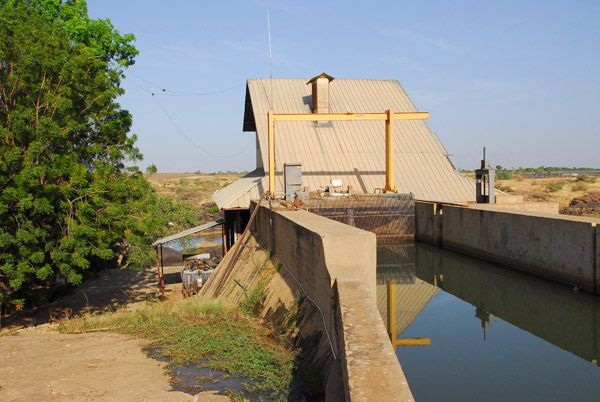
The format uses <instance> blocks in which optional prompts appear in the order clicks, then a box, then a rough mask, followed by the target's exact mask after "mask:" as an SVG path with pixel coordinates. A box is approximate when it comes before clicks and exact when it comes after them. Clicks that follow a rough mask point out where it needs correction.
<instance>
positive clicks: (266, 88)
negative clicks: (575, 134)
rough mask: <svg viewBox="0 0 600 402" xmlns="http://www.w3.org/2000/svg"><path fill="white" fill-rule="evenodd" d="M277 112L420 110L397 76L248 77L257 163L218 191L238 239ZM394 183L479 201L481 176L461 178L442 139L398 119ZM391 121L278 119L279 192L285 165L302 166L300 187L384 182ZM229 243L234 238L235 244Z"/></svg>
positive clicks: (263, 175)
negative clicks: (271, 118) (270, 119)
mask: <svg viewBox="0 0 600 402" xmlns="http://www.w3.org/2000/svg"><path fill="white" fill-rule="evenodd" d="M271 109H272V110H273V111H274V112H275V113H287V114H308V113H383V112H385V111H387V110H388V109H393V110H394V111H395V112H417V108H416V107H415V106H414V104H413V103H412V101H411V100H410V98H409V97H408V95H407V94H406V92H405V91H404V89H403V88H402V86H401V85H400V83H399V82H398V81H395V80H363V79H339V80H338V79H334V78H333V77H331V76H329V75H327V74H325V73H323V74H321V75H319V76H317V77H314V78H312V79H310V80H308V79H249V80H248V81H247V85H246V102H245V111H244V125H243V129H244V131H245V132H253V133H255V135H256V169H255V170H254V171H252V172H251V173H249V174H248V175H246V176H245V177H243V178H241V179H239V180H237V181H236V182H234V183H232V184H231V185H229V186H227V187H225V188H224V189H222V190H219V191H218V192H216V193H215V194H213V196H212V197H213V200H214V201H215V202H216V204H217V205H218V206H219V208H222V209H223V210H224V211H225V220H226V222H227V223H226V233H227V234H228V236H229V237H230V239H231V240H233V241H234V240H235V238H236V237H237V235H236V234H237V233H241V230H243V228H244V227H245V222H247V220H248V217H249V214H248V208H249V205H250V200H251V199H258V198H260V196H261V195H262V194H264V193H265V192H266V191H267V190H268V185H269V184H268V182H269V181H268V173H267V171H268V168H269V162H268V161H269V155H268V132H267V129H268V123H267V113H268V111H269V110H271ZM393 124H394V133H395V134H394V139H395V141H394V144H395V146H394V150H395V152H394V155H395V156H394V166H395V180H394V182H395V187H396V189H397V190H398V191H399V192H400V193H413V194H414V196H415V198H416V199H420V200H430V201H444V202H467V201H474V200H475V182H474V181H473V180H470V179H468V178H465V177H463V176H461V175H460V174H459V173H458V172H457V171H456V170H455V169H454V166H453V165H452V162H451V161H450V159H449V158H448V153H447V151H446V149H445V148H444V146H443V145H442V144H441V142H440V141H439V139H438V137H437V136H436V135H435V134H434V133H433V132H431V130H429V127H427V124H426V123H425V122H424V121H422V120H396V121H394V123H393ZM385 152H386V148H385V121H319V122H316V121H290V122H287V121H286V122H277V123H276V135H275V158H276V159H275V165H276V176H275V177H276V192H277V193H282V192H283V174H282V172H283V165H284V164H290V163H300V164H302V186H303V187H307V188H308V189H309V190H310V191H316V190H319V189H322V188H324V187H325V186H328V185H330V184H331V181H332V180H341V181H342V186H343V187H344V188H347V187H348V186H351V188H352V190H353V192H356V193H373V192H374V191H376V189H381V188H383V187H384V185H385V163H386V158H385ZM233 241H231V242H230V244H232V243H233Z"/></svg>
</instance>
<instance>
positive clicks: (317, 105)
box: [306, 73, 335, 113]
mask: <svg viewBox="0 0 600 402" xmlns="http://www.w3.org/2000/svg"><path fill="white" fill-rule="evenodd" d="M334 79H335V78H333V77H332V76H330V75H327V74H325V73H322V74H321V75H317V76H316V77H314V78H311V80H310V81H308V82H307V83H306V85H308V84H312V109H313V113H329V83H330V82H331V81H333V80H334Z"/></svg>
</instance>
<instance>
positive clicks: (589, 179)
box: [577, 174, 598, 183]
mask: <svg viewBox="0 0 600 402" xmlns="http://www.w3.org/2000/svg"><path fill="white" fill-rule="evenodd" d="M597 180H598V178H597V177H594V176H588V175H587V174H580V175H579V176H577V181H578V182H587V183H595V182H596V181H597Z"/></svg>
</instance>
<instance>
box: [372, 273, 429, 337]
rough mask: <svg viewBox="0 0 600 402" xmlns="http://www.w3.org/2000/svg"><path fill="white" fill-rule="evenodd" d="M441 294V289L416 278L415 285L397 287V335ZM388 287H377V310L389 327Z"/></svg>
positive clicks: (399, 285) (398, 285)
mask: <svg viewBox="0 0 600 402" xmlns="http://www.w3.org/2000/svg"><path fill="white" fill-rule="evenodd" d="M439 292H440V289H439V288H436V287H435V286H432V285H430V284H429V283H427V282H425V281H422V280H420V279H419V278H415V282H414V284H397V285H396V335H397V336H401V335H402V333H404V331H406V329H407V328H408V327H410V325H411V324H412V323H413V321H414V320H415V319H416V318H417V317H418V316H419V314H421V311H423V309H424V308H425V307H426V306H427V304H428V303H429V302H430V301H431V299H433V298H434V297H435V296H437V294H438V293H439ZM387 300H388V296H387V285H377V309H378V310H379V314H381V318H382V319H383V322H384V324H385V326H386V328H387V326H388V307H387V303H388V301H387Z"/></svg>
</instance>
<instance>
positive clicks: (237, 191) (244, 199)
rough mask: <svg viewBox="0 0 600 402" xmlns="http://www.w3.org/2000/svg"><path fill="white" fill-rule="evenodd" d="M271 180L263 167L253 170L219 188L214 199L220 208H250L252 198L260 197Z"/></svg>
mask: <svg viewBox="0 0 600 402" xmlns="http://www.w3.org/2000/svg"><path fill="white" fill-rule="evenodd" d="M268 185H269V180H268V178H267V177H265V172H264V170H263V169H262V168H260V169H256V170H253V171H252V172H250V173H248V174H247V175H246V176H244V177H242V178H240V179H238V180H236V181H234V182H233V183H231V184H230V185H228V186H227V187H225V188H222V189H220V190H217V191H216V192H215V193H214V194H213V195H212V199H213V201H214V202H215V203H216V204H217V206H218V207H219V208H223V209H235V208H248V207H249V206H250V200H257V199H259V198H260V197H261V196H262V195H263V194H264V193H265V191H267V188H268Z"/></svg>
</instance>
